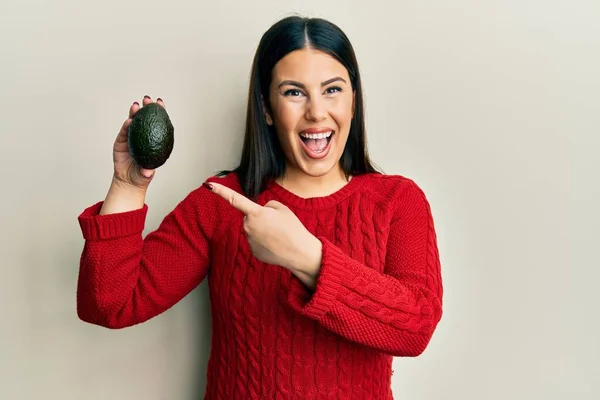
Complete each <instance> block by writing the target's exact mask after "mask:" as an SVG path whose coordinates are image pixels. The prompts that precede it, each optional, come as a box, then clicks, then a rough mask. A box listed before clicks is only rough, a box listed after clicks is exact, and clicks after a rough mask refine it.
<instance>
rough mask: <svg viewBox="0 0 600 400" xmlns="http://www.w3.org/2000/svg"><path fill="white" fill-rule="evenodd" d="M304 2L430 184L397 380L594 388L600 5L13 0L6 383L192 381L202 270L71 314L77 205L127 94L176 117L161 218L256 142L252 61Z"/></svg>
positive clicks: (2, 335)
mask: <svg viewBox="0 0 600 400" xmlns="http://www.w3.org/2000/svg"><path fill="white" fill-rule="evenodd" d="M290 12H300V13H303V14H306V15H310V16H323V17H326V18H329V19H331V20H332V21H334V22H335V23H337V24H339V25H340V26H341V27H342V28H343V29H344V30H345V31H346V32H347V34H348V35H349V37H350V39H351V40H352V42H353V44H354V45H355V48H356V51H357V54H358V58H359V62H360V66H361V68H362V73H363V77H364V86H365V93H366V104H367V110H368V112H367V118H368V119H367V124H368V134H369V143H370V149H371V151H372V154H373V156H374V159H375V161H376V162H377V163H378V164H379V165H380V166H381V167H383V168H384V169H385V171H386V172H388V173H394V174H402V175H405V176H408V177H410V178H412V179H415V180H416V181H417V182H418V183H419V185H420V186H421V187H422V188H423V189H424V190H425V192H426V193H427V195H428V198H429V200H430V202H431V205H432V208H433V212H434V217H435V219H436V225H437V230H438V236H439V245H440V253H441V256H442V262H443V274H444V284H445V290H446V292H445V314H444V317H443V320H442V322H441V324H440V326H439V329H438V331H437V333H436V334H435V337H434V339H433V340H432V342H431V345H430V346H429V348H428V350H427V351H426V352H425V354H423V355H422V356H421V357H419V358H416V359H396V361H395V374H394V377H393V386H394V393H395V395H396V398H397V399H411V400H416V399H418V400H425V399H469V400H471V399H472V400H487V399H490V400H491V399H498V400H500V399H502V400H505V399H511V400H517V399H524V400H525V399H527V400H529V399H590V400H591V399H598V398H600V389H599V386H598V385H599V384H598V383H597V381H598V377H599V376H600V367H599V360H600V350H599V345H598V340H599V339H600V323H599V321H598V318H599V314H600V313H599V312H598V306H599V305H600V301H599V299H598V295H597V294H596V293H597V291H596V289H597V288H598V279H599V278H600V272H599V267H600V262H599V261H598V253H597V251H595V250H596V249H597V248H598V238H599V236H600V235H599V234H598V229H599V228H600V221H599V215H598V211H597V207H598V204H599V203H600V195H599V190H598V177H597V174H598V172H599V171H600V168H599V165H598V164H599V163H598V159H599V158H600V157H599V156H598V149H599V148H600V140H599V137H598V136H599V135H598V134H599V133H600V132H599V129H598V128H599V127H600V101H599V93H600V79H599V76H598V75H599V71H600V22H599V21H600V2H598V1H597V0H590V1H573V0H571V1H541V0H540V1H530V0H511V1H502V2H500V1H489V0H488V1H467V0H456V1H452V2H450V1H443V2H442V1H437V2H436V1H425V2H423V1H419V2H417V1H411V2H408V1H394V2H392V1H390V2H387V3H382V2H372V3H371V4H369V5H367V3H366V2H364V1H361V2H359V1H356V2H352V1H323V0H319V1H313V0H303V1H280V0H269V1H242V0H237V1H211V2H203V1H191V0H185V1H184V0H174V1H172V2H170V3H169V5H167V2H166V1H154V0H144V1H138V0H135V1H125V2H122V1H117V0H105V1H101V2H82V1H75V0H70V1H66V0H62V1H58V0H56V1H42V0H28V1H25V0H19V1H18V0H4V1H2V2H1V3H0V33H1V34H0V44H1V51H0V57H1V63H0V117H1V118H0V132H1V135H2V140H1V142H0V149H1V156H0V168H1V169H0V171H1V174H2V175H1V179H2V189H1V190H2V195H1V196H0V199H1V200H0V201H1V205H0V216H1V218H2V220H1V226H2V228H1V231H0V233H1V235H2V236H1V238H0V239H1V240H0V246H1V270H0V273H1V275H0V285H1V287H0V304H1V305H2V314H1V317H0V318H1V319H0V321H1V324H2V325H1V328H0V399H2V400H12V399H17V400H21V399H27V400H29V399H32V400H33V399H36V400H37V399H60V400H71V399H73V400H75V399H76V400H83V399H85V400H100V399H102V400H108V399H110V400H122V399H127V400H131V399H133V400H137V399H140V400H142V399H143V400H159V399H169V400H171V399H174V400H179V399H183V400H186V399H200V398H201V397H202V395H203V393H204V384H205V377H204V375H205V372H206V369H205V366H206V361H207V357H208V352H209V340H210V319H209V308H208V297H207V291H206V287H205V283H204V284H203V285H202V286H201V287H200V288H199V289H198V290H196V291H194V292H193V293H192V295H190V296H188V297H187V298H185V299H184V300H183V301H182V302H181V303H179V304H177V305H176V306H175V307H174V308H172V309H171V310H170V311H168V312H167V313H165V314H163V315H161V316H160V317H157V318H155V319H153V320H151V321H149V322H147V323H145V324H143V325H140V326H137V327H133V328H129V329H125V330H121V331H110V330H107V329H103V328H99V327H96V326H92V325H88V324H85V323H83V322H80V321H79V320H78V319H77V316H76V312H75V288H76V279H77V268H78V261H79V260H78V257H79V254H80V252H81V249H82V245H83V241H82V237H81V233H80V231H79V226H78V224H77V216H78V215H79V213H80V212H81V211H82V210H83V208H84V207H86V206H88V205H90V204H92V203H94V202H96V201H98V200H101V199H103V197H104V195H105V193H106V190H107V189H108V185H109V181H110V177H111V173H112V170H111V167H112V166H111V146H112V141H113V140H114V137H115V134H116V132H117V130H118V128H119V126H120V125H121V123H122V122H123V120H124V119H125V118H126V115H127V110H128V107H129V105H130V103H131V102H133V101H134V100H140V99H141V97H142V96H143V95H144V94H149V95H151V96H153V97H156V96H161V97H162V98H163V99H165V102H166V104H167V107H168V110H169V113H170V115H171V118H172V119H173V122H174V124H175V127H176V144H175V149H174V152H173V155H172V157H171V159H170V160H169V162H168V163H167V164H166V165H165V166H164V167H162V168H161V169H160V170H159V171H158V173H157V176H156V178H155V180H154V182H153V183H152V186H151V189H150V192H149V195H148V198H147V201H148V204H149V205H150V213H149V217H148V222H147V229H154V228H156V226H157V225H158V223H159V222H160V220H161V219H162V217H163V216H164V215H165V214H166V213H167V212H168V211H170V210H171V209H172V207H174V206H175V205H176V203H177V202H178V201H179V200H181V199H182V198H183V197H184V196H185V195H186V194H187V193H188V192H189V191H190V190H192V189H193V188H195V187H196V186H197V185H199V184H200V183H201V182H202V181H203V180H204V179H205V178H206V177H207V176H209V175H211V174H213V173H214V172H215V171H217V170H219V169H221V168H226V167H232V166H234V164H235V162H236V159H237V156H238V154H239V150H240V147H241V132H242V128H243V120H244V107H245V101H246V90H247V81H248V76H249V69H250V63H251V58H252V56H253V53H254V50H255V48H256V45H257V43H258V41H259V39H260V36H261V35H262V33H263V32H264V31H265V30H266V29H267V28H268V27H269V25H270V24H272V23H273V22H274V21H275V20H277V19H278V18H280V17H281V16H283V15H286V14H288V13H290Z"/></svg>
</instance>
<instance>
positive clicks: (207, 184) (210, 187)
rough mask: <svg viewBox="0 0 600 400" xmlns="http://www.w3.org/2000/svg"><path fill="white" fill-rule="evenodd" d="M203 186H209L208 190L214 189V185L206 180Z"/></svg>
mask: <svg viewBox="0 0 600 400" xmlns="http://www.w3.org/2000/svg"><path fill="white" fill-rule="evenodd" d="M202 186H204V187H205V188H207V189H208V190H211V191H212V190H213V186H212V185H211V184H210V183H206V182H204V183H203V184H202Z"/></svg>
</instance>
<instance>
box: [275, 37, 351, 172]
mask: <svg viewBox="0 0 600 400" xmlns="http://www.w3.org/2000/svg"><path fill="white" fill-rule="evenodd" d="M269 101H270V105H271V111H272V112H271V113H267V115H266V116H267V122H268V123H269V124H273V125H274V126H275V129H276V132H277V136H278V138H279V141H280V143H281V145H282V148H283V150H284V152H285V154H286V157H287V172H288V174H290V175H291V174H293V173H296V174H297V173H300V174H305V175H308V176H313V177H324V176H327V175H330V174H331V175H332V176H340V172H341V168H340V165H339V160H340V158H341V156H342V153H343V151H344V146H345V145H346V141H347V139H348V133H349V131H350V124H351V122H352V117H353V110H354V92H353V90H352V85H351V83H350V77H349V75H348V71H347V70H346V68H345V67H344V66H343V65H342V64H341V63H340V62H338V61H337V60H335V59H334V58H333V57H331V56H329V55H328V54H326V53H323V52H320V51H317V50H313V49H303V50H297V51H294V52H292V53H290V54H288V55H287V56H285V57H284V58H282V59H281V60H280V61H279V62H278V63H277V64H276V65H275V68H274V69H273V72H272V82H271V87H270V96H269Z"/></svg>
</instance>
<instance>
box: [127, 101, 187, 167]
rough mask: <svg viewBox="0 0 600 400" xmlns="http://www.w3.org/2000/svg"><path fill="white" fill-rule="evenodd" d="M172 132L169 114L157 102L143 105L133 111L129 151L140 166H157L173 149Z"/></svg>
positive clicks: (129, 132)
mask: <svg viewBox="0 0 600 400" xmlns="http://www.w3.org/2000/svg"><path fill="white" fill-rule="evenodd" d="M174 133H175V130H174V128H173V124H172V123H171V119H170V118H169V114H167V111H166V110H165V109H164V107H163V106H161V105H160V104H158V103H150V104H148V105H145V106H143V107H142V108H140V109H139V110H138V111H137V112H136V113H135V115H134V116H133V120H132V121H131V124H130V125H129V129H128V132H127V145H128V147H129V153H130V154H131V156H132V157H133V159H134V160H135V162H136V163H137V164H138V165H139V166H140V167H142V168H146V169H155V168H158V167H160V166H161V165H163V164H164V163H165V162H166V161H167V159H168V158H169V156H170V155H171V152H172V151H173V144H174V141H175V136H174Z"/></svg>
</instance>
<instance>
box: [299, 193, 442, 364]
mask: <svg viewBox="0 0 600 400" xmlns="http://www.w3.org/2000/svg"><path fill="white" fill-rule="evenodd" d="M397 200H398V202H397V206H396V209H395V213H394V217H393V219H392V222H391V226H390V232H389V240H388V244H387V253H386V260H385V268H384V271H383V272H378V271H377V270H375V269H373V268H371V267H369V266H367V265H364V264H362V263H360V262H358V261H356V260H354V259H352V258H351V257H349V256H348V255H346V254H345V253H344V252H342V250H340V248H338V247H337V246H335V245H334V244H333V243H332V242H331V241H329V240H327V239H326V238H324V237H318V239H319V240H320V241H321V242H322V245H323V247H322V263H321V269H320V272H319V275H318V277H317V281H316V287H315V289H314V291H313V292H309V291H308V289H307V288H306V287H305V286H304V285H303V284H302V283H301V281H300V280H299V279H297V278H296V277H295V276H294V275H292V277H291V284H290V286H289V293H288V296H287V298H288V301H289V304H290V305H291V307H292V308H294V309H295V310H296V311H298V312H299V313H301V314H303V315H305V316H308V317H310V318H312V319H314V320H316V321H318V322H319V323H320V324H322V325H323V326H324V327H326V328H327V329H329V330H331V331H332V332H334V333H336V334H338V335H341V336H343V337H345V338H347V339H349V340H352V341H355V342H358V343H360V344H363V345H365V346H369V347H372V348H376V349H378V350H380V351H382V352H385V353H388V354H391V355H394V356H407V357H415V356H418V355H420V354H421V353H422V352H423V351H424V350H425V348H426V347H427V345H428V343H429V342H430V340H431V338H432V335H433V332H434V330H435V328H436V326H437V324H438V322H439V321H440V319H441V315H442V278H441V271H440V261H439V255H438V248H437V239H436V233H435V228H434V223H433V219H432V215H431V210H430V206H429V203H428V202H427V200H426V198H425V195H424V194H423V192H422V191H421V190H420V188H418V187H417V186H416V184H414V183H411V186H410V187H409V188H407V190H405V191H404V192H403V193H402V194H401V195H400V197H399V198H398V199H397Z"/></svg>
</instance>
